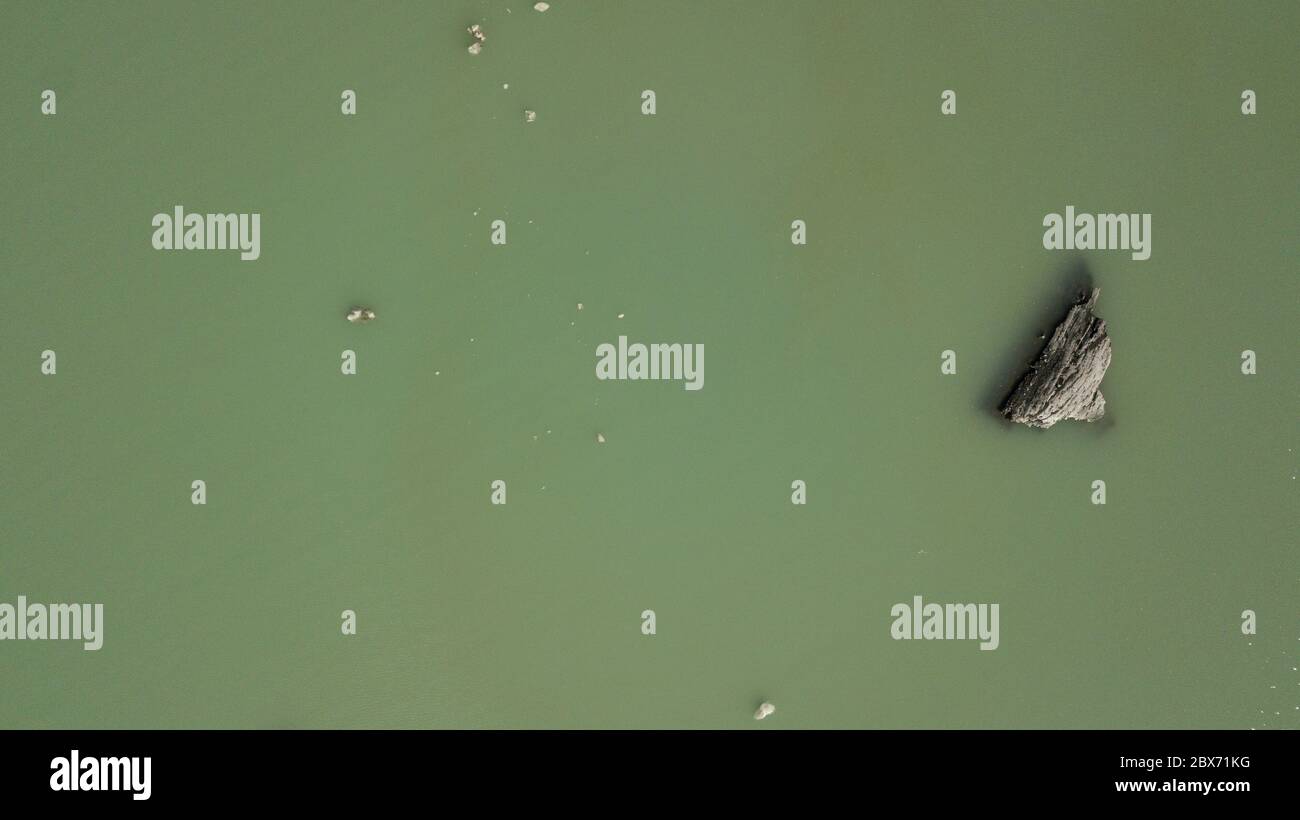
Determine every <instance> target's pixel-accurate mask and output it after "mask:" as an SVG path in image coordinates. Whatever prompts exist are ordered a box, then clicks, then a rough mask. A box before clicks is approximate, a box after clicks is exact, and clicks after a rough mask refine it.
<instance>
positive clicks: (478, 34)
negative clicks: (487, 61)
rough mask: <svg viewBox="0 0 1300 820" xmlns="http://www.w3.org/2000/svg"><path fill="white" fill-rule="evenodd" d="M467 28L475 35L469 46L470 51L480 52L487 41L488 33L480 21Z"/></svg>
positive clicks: (473, 52) (471, 52) (472, 52)
mask: <svg viewBox="0 0 1300 820" xmlns="http://www.w3.org/2000/svg"><path fill="white" fill-rule="evenodd" d="M466 30H467V31H468V32H469V33H470V35H471V36H473V37H474V42H472V43H470V46H469V53H470V54H478V53H479V52H480V51H482V50H483V44H484V43H486V42H487V35H486V34H484V33H483V28H482V27H481V26H479V24H478V23H475V24H474V25H472V26H470V27H469V28H468V29H466Z"/></svg>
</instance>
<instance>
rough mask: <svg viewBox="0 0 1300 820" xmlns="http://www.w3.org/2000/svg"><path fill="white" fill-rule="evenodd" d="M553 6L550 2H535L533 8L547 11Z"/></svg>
mask: <svg viewBox="0 0 1300 820" xmlns="http://www.w3.org/2000/svg"><path fill="white" fill-rule="evenodd" d="M550 7H551V4H550V3H533V8H534V9H536V10H537V11H546V10H547V9H549V8H550Z"/></svg>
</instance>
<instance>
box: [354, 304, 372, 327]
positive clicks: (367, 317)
mask: <svg viewBox="0 0 1300 820" xmlns="http://www.w3.org/2000/svg"><path fill="white" fill-rule="evenodd" d="M374 318H375V312H374V311H373V310H371V309H370V308H363V307H354V308H352V309H351V310H349V311H348V321H349V322H352V323H353V324H362V325H364V324H365V323H366V322H370V321H374Z"/></svg>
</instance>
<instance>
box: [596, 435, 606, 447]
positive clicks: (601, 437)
mask: <svg viewBox="0 0 1300 820" xmlns="http://www.w3.org/2000/svg"><path fill="white" fill-rule="evenodd" d="M596 443H597V444H604V443H605V434H604V433H597V434H596Z"/></svg>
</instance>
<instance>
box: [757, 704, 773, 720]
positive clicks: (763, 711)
mask: <svg viewBox="0 0 1300 820" xmlns="http://www.w3.org/2000/svg"><path fill="white" fill-rule="evenodd" d="M775 711H776V707H775V706H773V705H772V704H770V703H768V702H767V701H763V702H762V703H761V704H759V707H758V711H757V712H755V713H754V720H762V719H763V718H765V717H767V716H768V715H770V714H772V713H773V712H775Z"/></svg>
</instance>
